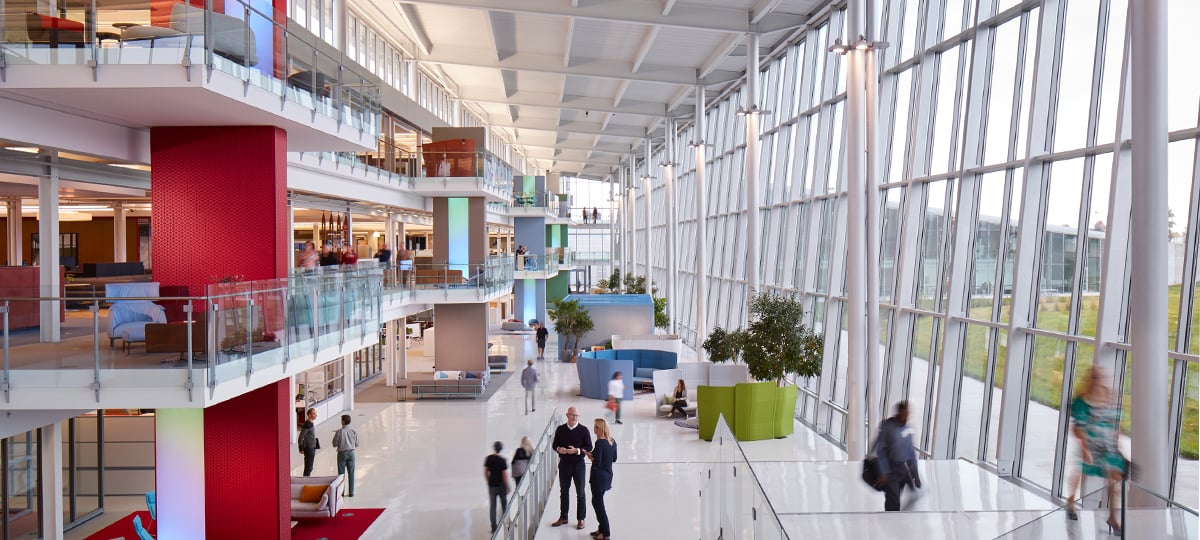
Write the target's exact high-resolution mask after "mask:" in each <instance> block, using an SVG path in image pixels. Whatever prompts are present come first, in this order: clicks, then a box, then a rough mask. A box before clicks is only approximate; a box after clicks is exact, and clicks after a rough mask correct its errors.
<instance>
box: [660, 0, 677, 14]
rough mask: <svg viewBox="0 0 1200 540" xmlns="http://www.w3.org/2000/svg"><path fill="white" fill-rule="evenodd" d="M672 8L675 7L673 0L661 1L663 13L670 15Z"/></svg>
mask: <svg viewBox="0 0 1200 540" xmlns="http://www.w3.org/2000/svg"><path fill="white" fill-rule="evenodd" d="M672 9H675V0H666V1H664V2H663V11H662V14H663V15H670V14H671V10H672Z"/></svg>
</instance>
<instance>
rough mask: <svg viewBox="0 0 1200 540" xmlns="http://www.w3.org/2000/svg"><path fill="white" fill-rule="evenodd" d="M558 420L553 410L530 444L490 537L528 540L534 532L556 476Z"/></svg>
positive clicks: (557, 415) (506, 539) (558, 414)
mask: <svg viewBox="0 0 1200 540" xmlns="http://www.w3.org/2000/svg"><path fill="white" fill-rule="evenodd" d="M562 421H563V417H562V415H561V414H560V413H559V412H558V409H555V410H554V412H553V413H551V414H550V420H549V421H548V422H546V429H544V430H542V434H541V435H540V436H539V437H538V438H537V441H536V442H535V443H534V447H533V456H531V459H530V460H529V464H528V465H527V466H526V468H525V476H522V477H521V480H520V482H518V483H517V486H516V489H514V490H513V491H512V494H511V495H509V497H508V507H507V508H506V509H505V511H504V515H503V516H502V517H501V518H500V522H499V523H498V524H497V527H496V532H494V533H492V540H530V539H532V538H533V537H534V535H535V534H536V533H537V529H538V525H539V523H538V520H539V519H541V517H542V511H543V510H545V509H546V503H547V502H549V501H550V490H551V489H552V488H553V487H554V478H555V477H556V476H557V475H558V453H557V452H555V451H554V445H553V442H554V430H555V429H557V428H558V425H559V424H560V423H562Z"/></svg>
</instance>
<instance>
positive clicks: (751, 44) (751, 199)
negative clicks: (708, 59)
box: [742, 34, 761, 323]
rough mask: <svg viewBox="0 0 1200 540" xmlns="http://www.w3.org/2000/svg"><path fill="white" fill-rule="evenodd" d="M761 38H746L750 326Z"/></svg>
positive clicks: (755, 255)
mask: <svg viewBox="0 0 1200 540" xmlns="http://www.w3.org/2000/svg"><path fill="white" fill-rule="evenodd" d="M758 66H759V56H758V34H749V35H747V37H746V87H745V88H744V89H742V92H743V95H744V96H745V98H746V105H745V106H746V159H745V165H746V173H745V174H746V306H745V319H744V320H745V322H746V323H749V322H750V303H751V302H753V301H754V295H755V294H756V293H758V292H759V289H760V288H761V284H760V282H759V278H758V252H759V238H758V73H759V71H758Z"/></svg>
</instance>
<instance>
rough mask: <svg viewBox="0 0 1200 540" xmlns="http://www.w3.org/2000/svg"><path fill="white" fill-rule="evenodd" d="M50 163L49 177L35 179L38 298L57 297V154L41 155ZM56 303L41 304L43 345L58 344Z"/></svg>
mask: <svg viewBox="0 0 1200 540" xmlns="http://www.w3.org/2000/svg"><path fill="white" fill-rule="evenodd" d="M40 155H42V156H44V157H47V158H48V159H49V164H48V166H47V171H48V172H49V174H48V175H47V176H43V177H41V178H38V257H37V263H38V276H39V278H40V281H39V283H40V289H41V290H40V291H39V293H40V296H43V297H58V296H60V294H59V293H60V291H59V289H60V288H61V282H60V279H59V275H58V264H59V261H58V258H59V253H58V252H59V247H60V245H59V244H60V242H59V239H58V165H57V164H56V162H57V161H58V155H57V152H54V151H52V150H51V151H48V152H47V151H43V152H41V153H40ZM59 305H60V303H59V302H41V318H40V319H39V329H40V333H41V340H42V342H47V343H57V342H58V341H59V340H60V338H61V335H62V321H61V319H59V311H60V308H59Z"/></svg>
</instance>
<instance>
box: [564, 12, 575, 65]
mask: <svg viewBox="0 0 1200 540" xmlns="http://www.w3.org/2000/svg"><path fill="white" fill-rule="evenodd" d="M574 39H575V18H574V17H572V18H570V19H567V44H566V46H565V47H563V67H565V68H566V67H571V42H572V41H574Z"/></svg>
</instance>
